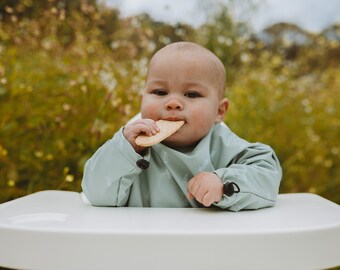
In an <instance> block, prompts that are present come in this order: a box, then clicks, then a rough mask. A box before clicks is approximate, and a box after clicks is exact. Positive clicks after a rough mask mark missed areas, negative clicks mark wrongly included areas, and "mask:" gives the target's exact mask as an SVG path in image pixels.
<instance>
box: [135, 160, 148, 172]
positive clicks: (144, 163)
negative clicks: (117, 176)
mask: <svg viewBox="0 0 340 270" xmlns="http://www.w3.org/2000/svg"><path fill="white" fill-rule="evenodd" d="M136 164H137V166H138V167H139V168H141V169H143V170H145V169H147V168H149V165H150V162H149V161H147V160H145V159H138V160H137V162H136Z"/></svg>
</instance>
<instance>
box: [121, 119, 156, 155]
mask: <svg viewBox="0 0 340 270" xmlns="http://www.w3.org/2000/svg"><path fill="white" fill-rule="evenodd" d="M157 132H159V128H158V126H157V125H156V122H155V121H154V120H152V119H138V120H136V121H134V122H132V123H130V124H128V125H126V126H125V128H124V130H123V134H124V137H125V138H126V139H127V140H128V142H129V143H130V144H131V145H132V147H133V148H134V149H135V151H136V152H138V153H140V152H141V151H143V150H144V149H145V147H141V146H138V145H137V144H136V143H135V140H136V138H137V137H138V136H139V135H140V134H141V133H144V134H146V135H148V136H152V135H155V134H156V133H157Z"/></svg>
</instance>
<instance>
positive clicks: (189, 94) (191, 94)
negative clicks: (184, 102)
mask: <svg viewBox="0 0 340 270" xmlns="http://www.w3.org/2000/svg"><path fill="white" fill-rule="evenodd" d="M184 95H185V96H186V97H188V98H198V97H202V95H201V94H200V93H198V92H196V91H188V92H186V93H185V94H184Z"/></svg>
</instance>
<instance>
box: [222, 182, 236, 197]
mask: <svg viewBox="0 0 340 270" xmlns="http://www.w3.org/2000/svg"><path fill="white" fill-rule="evenodd" d="M235 188H236V190H235ZM239 192H240V188H239V186H238V185H236V184H235V183H234V182H229V183H225V184H224V185H223V194H225V195H227V196H228V197H230V196H232V195H234V193H239Z"/></svg>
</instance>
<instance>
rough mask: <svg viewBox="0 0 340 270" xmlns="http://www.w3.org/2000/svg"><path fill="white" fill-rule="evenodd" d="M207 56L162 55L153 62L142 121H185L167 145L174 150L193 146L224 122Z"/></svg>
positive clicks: (149, 73) (182, 53) (219, 98)
mask: <svg viewBox="0 0 340 270" xmlns="http://www.w3.org/2000/svg"><path fill="white" fill-rule="evenodd" d="M206 57H207V56H201V55H197V54H195V55H193V54H191V53H190V52H176V53H169V52H167V53H162V54H160V55H157V56H156V57H154V59H153V60H152V61H151V63H150V66H149V70H148V76H147V79H146V85H145V89H144V92H143V96H142V108H141V113H142V118H151V119H153V120H155V121H157V120H159V119H164V120H170V121H175V120H184V121H185V124H184V125H183V126H182V127H181V128H180V129H179V130H178V131H177V132H176V133H174V134H173V135H172V136H170V137H169V138H167V139H166V140H165V141H163V143H164V144H166V145H168V146H170V147H185V146H192V145H195V144H196V143H198V142H199V141H200V140H201V139H202V138H203V137H204V136H205V135H207V134H208V133H209V131H210V129H211V128H212V126H213V125H214V123H215V122H218V121H221V117H222V118H223V115H224V112H223V115H221V110H220V106H221V105H220V104H221V97H220V95H219V91H218V89H217V87H216V82H215V81H214V76H213V74H211V71H210V70H209V68H208V67H207V66H209V65H205V64H202V63H205V62H206V60H207V59H206Z"/></svg>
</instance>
